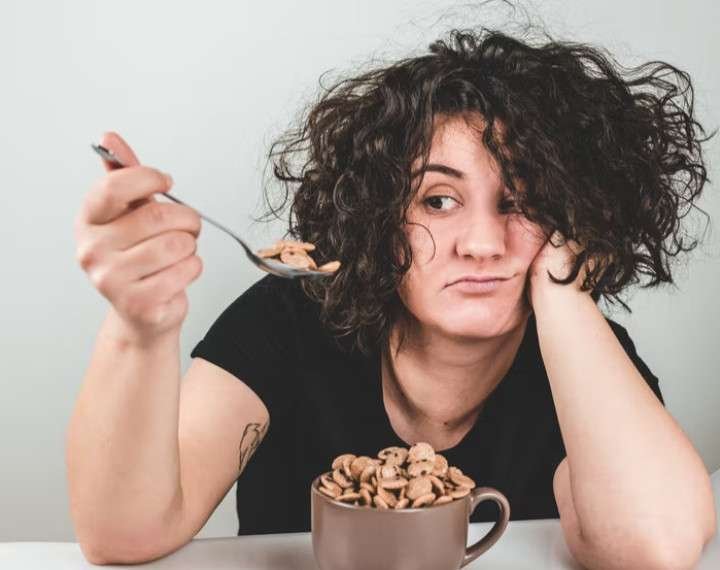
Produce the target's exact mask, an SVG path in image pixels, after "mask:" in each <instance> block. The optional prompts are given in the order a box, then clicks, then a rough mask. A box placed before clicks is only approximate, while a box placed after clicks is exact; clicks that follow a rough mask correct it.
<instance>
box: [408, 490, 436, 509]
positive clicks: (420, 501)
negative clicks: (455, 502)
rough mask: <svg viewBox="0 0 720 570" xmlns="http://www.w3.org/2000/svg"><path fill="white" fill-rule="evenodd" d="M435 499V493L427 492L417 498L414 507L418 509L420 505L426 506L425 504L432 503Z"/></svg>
mask: <svg viewBox="0 0 720 570" xmlns="http://www.w3.org/2000/svg"><path fill="white" fill-rule="evenodd" d="M434 501H435V495H434V494H433V493H427V494H426V495H421V496H420V497H418V498H417V499H415V500H414V501H413V503H412V508H413V509H417V508H418V507H424V506H425V505H431V504H432V503H433V502H434Z"/></svg>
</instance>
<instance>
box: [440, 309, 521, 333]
mask: <svg viewBox="0 0 720 570" xmlns="http://www.w3.org/2000/svg"><path fill="white" fill-rule="evenodd" d="M524 316H525V315H522V314H520V312H519V311H518V310H517V307H513V309H512V310H511V312H509V311H508V310H507V307H503V306H501V307H497V308H491V307H487V308H484V309H478V308H475V309H474V310H473V311H472V312H470V311H469V310H468V309H467V307H466V308H464V309H462V308H461V309H459V310H455V311H452V310H447V311H445V312H443V314H441V315H437V320H436V321H435V322H436V326H437V328H438V329H440V330H442V331H443V332H444V333H445V334H447V335H450V336H462V337H472V338H492V337H496V336H500V335H502V334H505V333H507V332H509V331H511V330H512V329H514V328H515V327H516V326H518V325H519V324H520V323H521V322H522V319H523V317H524Z"/></svg>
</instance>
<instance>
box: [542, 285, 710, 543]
mask: <svg viewBox="0 0 720 570" xmlns="http://www.w3.org/2000/svg"><path fill="white" fill-rule="evenodd" d="M533 306H534V308H535V313H536V319H537V327H538V337H539V342H540V349H541V353H542V357H543V361H544V363H545V367H546V369H547V372H548V377H549V380H550V387H551V390H552V394H553V399H554V401H555V406H556V410H557V415H558V420H559V423H560V428H561V432H562V436H563V441H564V443H565V447H566V451H567V457H568V464H569V477H570V489H571V494H572V502H573V505H574V508H575V512H576V514H577V519H578V524H579V528H580V532H581V533H582V538H583V540H584V541H586V542H587V543H588V544H590V545H593V544H594V545H597V546H598V547H599V548H600V549H602V547H603V546H604V547H607V546H610V545H611V543H613V541H617V540H624V539H625V538H628V537H641V538H642V539H645V538H648V539H649V540H650V541H654V540H657V542H658V543H659V542H662V541H665V540H666V539H668V540H677V541H685V542H687V541H697V540H706V539H707V536H706V535H707V533H708V531H709V529H711V528H713V525H714V521H715V515H714V508H713V498H712V490H711V487H710V482H709V478H708V475H707V471H706V470H705V467H704V465H703V463H702V460H701V458H700V457H699V456H698V454H697V452H696V451H695V449H694V448H693V446H692V444H691V442H690V441H689V440H688V438H687V437H686V436H685V434H684V433H683V432H682V430H681V428H680V427H679V425H678V424H677V423H676V422H675V421H674V419H673V418H672V417H671V416H670V414H668V413H667V411H666V410H665V409H664V408H663V406H662V405H661V403H660V402H659V401H658V400H657V398H656V397H655V395H654V394H653V392H652V391H651V390H650V388H649V387H648V386H647V384H646V383H645V381H644V379H643V378H642V376H641V374H640V373H639V372H638V371H637V369H636V368H635V366H634V365H633V363H632V361H631V360H630V358H629V357H628V356H627V354H626V353H625V351H624V349H623V347H622V345H621V344H620V343H619V341H618V340H617V338H616V337H615V334H614V333H613V331H612V329H611V328H610V326H609V325H608V324H607V322H606V320H605V318H604V317H603V315H602V313H601V312H600V310H599V309H598V308H597V306H596V305H595V303H594V302H593V301H592V299H591V298H590V296H589V295H587V294H584V293H580V292H578V293H574V292H573V293H570V292H567V291H562V292H560V289H558V291H557V292H554V291H550V292H547V293H546V294H545V296H544V297H543V298H542V299H541V300H540V299H538V300H536V301H534V302H533ZM698 537H701V538H698Z"/></svg>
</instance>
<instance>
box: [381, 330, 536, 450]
mask: <svg viewBox="0 0 720 570" xmlns="http://www.w3.org/2000/svg"><path fill="white" fill-rule="evenodd" d="M527 321H528V319H527V317H525V318H524V319H523V320H522V321H521V322H520V323H519V324H518V325H517V326H516V327H514V328H512V329H511V330H509V331H508V332H506V333H503V334H502V335H498V336H495V337H492V338H484V339H458V338H450V337H447V336H444V335H441V334H439V333H437V332H433V331H427V330H417V329H416V330H413V331H412V332H408V333H407V334H406V336H405V339H404V340H403V342H402V345H401V347H400V350H399V351H398V350H397V345H398V341H399V338H398V334H397V332H396V331H393V334H391V335H390V343H389V350H387V351H386V352H385V353H384V354H383V393H384V398H385V403H386V407H387V408H388V413H389V414H390V415H391V416H395V420H396V422H395V423H396V424H397V425H396V427H400V429H404V431H405V432H406V434H415V435H418V436H420V434H435V436H436V437H439V438H442V437H445V438H448V439H452V438H453V434H457V433H459V432H466V431H467V430H468V429H469V427H471V426H472V424H473V423H474V422H475V419H476V418H477V415H478V413H479V412H480V410H481V408H482V405H483V403H484V402H485V400H486V399H487V397H488V396H489V395H490V393H491V392H492V391H493V390H494V389H495V387H496V386H497V385H498V384H499V383H500V381H501V380H502V378H503V377H504V376H505V374H507V372H508V370H509V369H510V366H511V365H512V363H513V360H514V359H515V356H516V354H517V351H518V348H519V347H520V344H521V342H522V339H523V335H524V334H525V329H526V328H527ZM403 426H404V427H403ZM410 437H412V435H410ZM415 439H417V437H415ZM427 439H429V438H428V437H426V438H425V440H427Z"/></svg>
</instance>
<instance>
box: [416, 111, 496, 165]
mask: <svg viewBox="0 0 720 570" xmlns="http://www.w3.org/2000/svg"><path fill="white" fill-rule="evenodd" d="M496 124H497V123H496ZM485 128H486V122H485V120H484V119H483V118H482V117H481V116H473V117H465V116H451V117H446V116H441V117H437V118H435V119H434V120H433V135H432V140H431V145H430V151H429V154H428V159H427V162H428V165H430V164H431V163H432V165H443V166H449V167H451V170H459V171H467V172H470V171H472V170H478V169H482V170H485V171H487V170H488V169H489V170H491V171H493V172H497V165H496V163H495V160H494V157H493V156H492V154H491V153H490V152H489V151H488V149H487V148H486V147H485V144H484V143H483V141H482V136H483V133H484V129H485ZM496 131H498V128H496ZM421 159H422V157H420V156H418V157H417V158H416V159H415V160H414V161H413V164H412V172H413V174H414V175H415V176H417V175H419V174H421V171H420V170H419V169H420V167H421V166H422V160H421ZM426 171H428V172H433V171H434V172H441V173H444V174H450V175H453V174H452V173H450V172H447V171H445V170H444V169H442V168H439V169H438V168H435V167H434V166H431V167H430V168H426ZM423 172H424V171H423Z"/></svg>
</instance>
